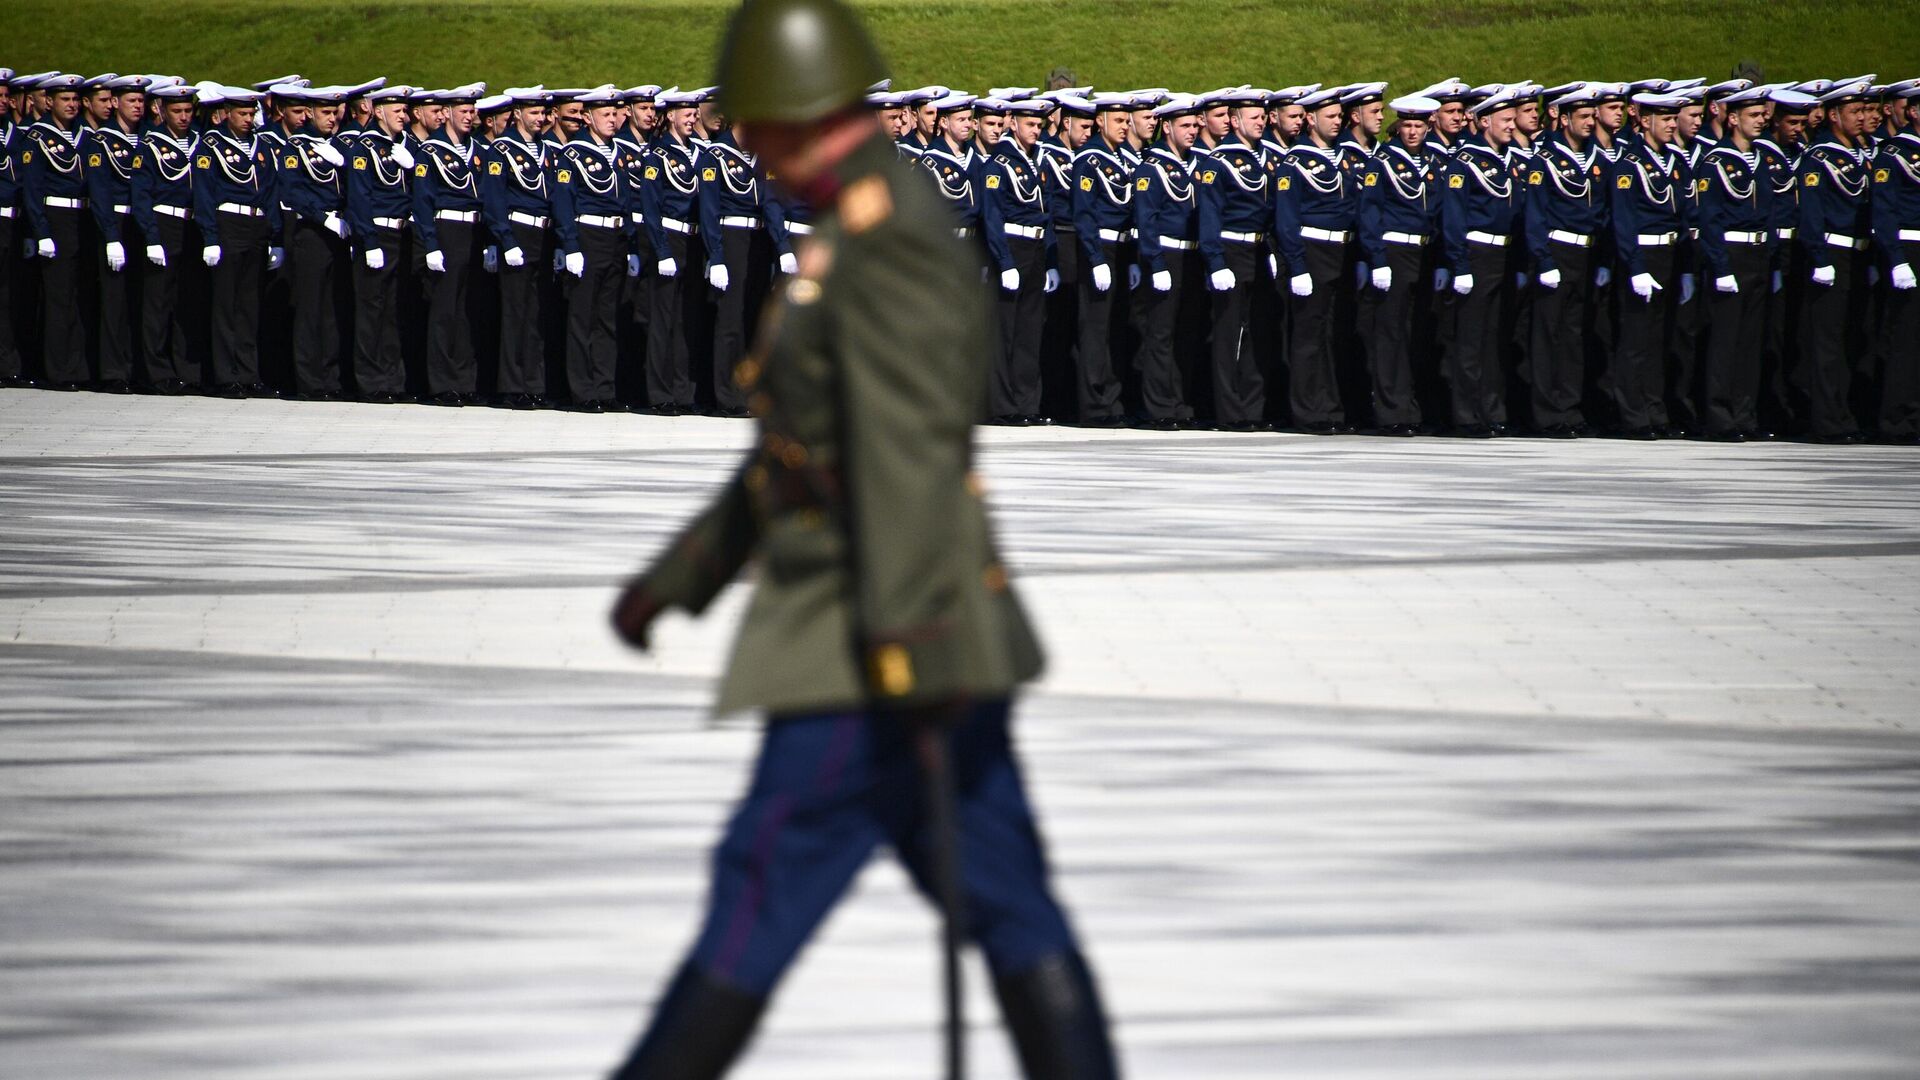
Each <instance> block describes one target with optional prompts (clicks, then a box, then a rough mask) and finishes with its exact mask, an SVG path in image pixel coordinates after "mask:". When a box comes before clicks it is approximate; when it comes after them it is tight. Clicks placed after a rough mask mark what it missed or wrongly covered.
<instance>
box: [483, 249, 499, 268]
mask: <svg viewBox="0 0 1920 1080" xmlns="http://www.w3.org/2000/svg"><path fill="white" fill-rule="evenodd" d="M480 269H482V270H485V271H486V272H487V273H489V274H497V273H499V272H500V249H499V248H497V247H495V246H494V245H492V244H488V245H487V246H486V248H485V249H484V250H483V251H481V252H480Z"/></svg>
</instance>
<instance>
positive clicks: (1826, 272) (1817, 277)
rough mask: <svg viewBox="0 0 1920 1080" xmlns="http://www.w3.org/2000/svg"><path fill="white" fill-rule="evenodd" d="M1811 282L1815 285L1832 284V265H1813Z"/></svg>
mask: <svg viewBox="0 0 1920 1080" xmlns="http://www.w3.org/2000/svg"><path fill="white" fill-rule="evenodd" d="M1813 283H1814V284H1815V285H1831V284H1833V267H1831V266H1816V267H1814V268H1813Z"/></svg>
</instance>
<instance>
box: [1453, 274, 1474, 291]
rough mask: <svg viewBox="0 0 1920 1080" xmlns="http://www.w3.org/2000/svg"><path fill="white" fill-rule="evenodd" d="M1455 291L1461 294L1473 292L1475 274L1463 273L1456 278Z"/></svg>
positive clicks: (1454, 280)
mask: <svg viewBox="0 0 1920 1080" xmlns="http://www.w3.org/2000/svg"><path fill="white" fill-rule="evenodd" d="M1453 291H1454V292H1455V293H1456V294H1458V295H1460V296H1465V295H1467V294H1468V293H1470V292H1472V291H1473V275H1472V274H1461V275H1460V276H1458V277H1456V278H1454V279H1453Z"/></svg>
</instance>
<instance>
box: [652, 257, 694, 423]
mask: <svg viewBox="0 0 1920 1080" xmlns="http://www.w3.org/2000/svg"><path fill="white" fill-rule="evenodd" d="M688 239H689V238H688V237H687V235H686V234H684V233H676V232H670V233H668V234H667V250H665V251H660V252H655V253H654V254H655V259H656V262H657V261H658V260H659V259H672V260H673V261H674V265H675V266H676V268H677V270H676V272H675V274H674V276H672V277H662V276H661V275H660V274H659V273H658V272H657V271H654V272H653V273H652V274H651V275H650V276H649V277H648V279H647V280H649V281H651V282H652V283H653V289H652V292H651V295H650V296H649V302H648V305H647V306H648V313H647V403H648V404H650V405H677V406H680V407H681V408H692V407H693V377H692V375H691V374H690V371H691V368H690V367H689V364H690V360H689V356H690V350H689V348H688V341H689V340H690V335H691V334H692V330H693V325H694V320H695V319H696V318H698V317H700V316H701V315H702V314H704V312H702V311H701V310H700V309H701V308H703V307H704V306H705V294H706V290H707V285H706V276H705V273H704V271H703V270H702V268H701V267H700V266H696V265H694V261H693V259H692V258H691V254H692V253H693V252H694V251H695V250H696V247H697V246H696V245H694V244H690V243H688V242H687V241H688ZM702 261H704V260H702Z"/></svg>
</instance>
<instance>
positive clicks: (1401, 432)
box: [1380, 424, 1420, 439]
mask: <svg viewBox="0 0 1920 1080" xmlns="http://www.w3.org/2000/svg"><path fill="white" fill-rule="evenodd" d="M1380 434H1382V435H1387V436H1391V437H1392V438H1395V439H1411V438H1413V437H1414V436H1415V435H1418V434H1420V425H1418V424H1388V425H1387V426H1386V427H1384V428H1382V429H1381V431H1380Z"/></svg>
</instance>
